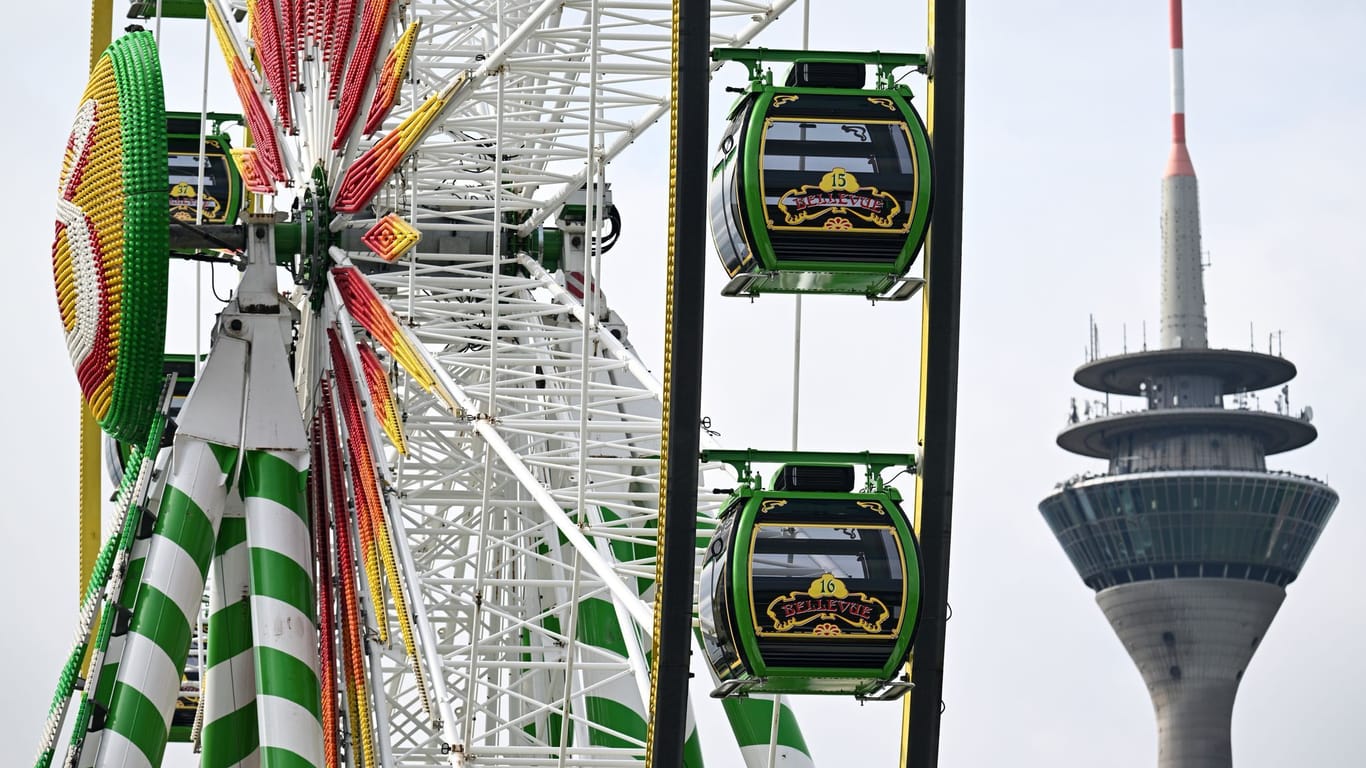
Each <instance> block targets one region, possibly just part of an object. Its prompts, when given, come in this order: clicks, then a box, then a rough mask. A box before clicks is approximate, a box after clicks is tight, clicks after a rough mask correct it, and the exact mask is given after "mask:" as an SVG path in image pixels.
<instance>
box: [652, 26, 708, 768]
mask: <svg viewBox="0 0 1366 768" xmlns="http://www.w3.org/2000/svg"><path fill="white" fill-rule="evenodd" d="M674 8H675V16H674V25H675V27H674V44H675V51H674V57H675V67H676V70H675V71H676V80H675V91H674V94H673V105H672V108H673V115H672V119H671V120H670V123H671V128H672V137H671V140H672V143H673V147H672V149H673V151H672V153H671V154H672V155H673V158H672V159H673V161H674V166H673V168H674V174H673V175H674V184H673V189H672V194H671V198H672V204H673V209H672V211H671V212H670V227H669V234H670V237H671V238H672V242H671V243H670V265H669V268H670V274H669V296H668V306H669V317H668V318H667V320H668V326H667V328H666V330H665V333H666V334H667V338H666V344H665V347H666V353H665V354H666V359H665V362H664V365H665V369H664V391H665V403H664V406H665V408H666V409H667V411H666V413H665V414H664V418H665V429H664V435H663V439H664V446H663V448H664V453H663V455H662V458H661V462H660V465H661V466H660V471H661V481H660V482H661V485H662V487H661V491H660V493H661V499H660V502H661V503H660V509H659V511H660V518H661V520H660V533H661V536H660V540H661V542H662V547H661V549H660V551H659V553H658V556H659V558H660V562H661V564H662V569H661V570H660V571H659V572H660V574H661V576H664V578H661V579H660V580H659V585H658V590H659V591H658V594H657V596H656V598H655V633H656V636H655V654H656V657H655V659H654V660H653V662H654V663H653V667H654V676H653V678H652V681H651V686H652V687H651V691H650V694H651V695H650V699H651V702H650V704H651V707H650V709H651V712H650V715H651V722H650V731H651V738H650V741H649V744H650V747H649V749H648V750H647V751H648V752H649V755H648V760H647V763H648V768H681V767H682V765H683V744H684V742H685V740H686V739H687V727H688V680H689V678H690V677H691V675H690V673H689V670H688V667H689V655H690V654H691V648H692V602H693V565H694V560H695V552H696V546H697V543H696V542H697V463H698V452H699V448H700V446H699V440H700V434H699V432H700V424H701V420H702V306H703V292H704V277H705V272H704V268H705V265H706V248H707V244H706V236H707V216H706V214H707V211H706V206H707V123H708V114H707V113H708V104H707V101H708V94H707V88H708V80H709V73H710V58H711V39H710V37H711V16H710V13H711V7H710V4H709V3H708V2H707V0H674Z"/></svg>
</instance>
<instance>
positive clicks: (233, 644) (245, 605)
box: [200, 502, 259, 768]
mask: <svg viewBox="0 0 1366 768" xmlns="http://www.w3.org/2000/svg"><path fill="white" fill-rule="evenodd" d="M234 506H237V507H238V509H237V510H236V511H237V512H238V514H237V515H235V516H234V515H232V512H233V511H234V510H233V509H232V508H231V507H229V510H228V512H227V513H225V515H224V517H223V524H222V526H221V527H220V528H219V531H218V552H217V554H216V555H214V559H213V569H212V571H211V572H210V574H209V642H208V648H207V649H206V657H205V670H204V678H203V680H202V681H201V686H202V688H201V691H200V696H201V697H202V698H203V701H204V705H203V706H204V726H203V730H202V731H201V739H202V745H203V746H202V750H203V755H204V757H203V760H202V765H204V766H211V767H212V768H222V767H225V766H247V765H251V766H255V765H259V751H258V749H257V747H258V738H257V727H256V660H255V658H254V655H253V653H252V648H251V644H252V639H251V602H250V598H249V591H250V588H251V565H250V562H251V561H250V558H248V556H247V520H246V518H245V517H242V516H241V514H242V510H241V509H240V502H239V503H238V504H236V505H234Z"/></svg>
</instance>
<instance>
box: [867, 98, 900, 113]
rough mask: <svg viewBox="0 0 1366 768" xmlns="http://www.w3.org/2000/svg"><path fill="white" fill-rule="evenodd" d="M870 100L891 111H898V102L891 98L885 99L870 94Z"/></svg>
mask: <svg viewBox="0 0 1366 768" xmlns="http://www.w3.org/2000/svg"><path fill="white" fill-rule="evenodd" d="M868 101H869V103H871V104H876V105H877V106H879V107H882V108H883V109H886V110H889V111H892V112H895V111H897V110H896V102H894V101H892V100H891V99H885V98H881V97H877V96H869V97H868Z"/></svg>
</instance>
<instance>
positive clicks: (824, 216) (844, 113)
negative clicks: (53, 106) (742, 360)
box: [710, 49, 932, 300]
mask: <svg viewBox="0 0 1366 768" xmlns="http://www.w3.org/2000/svg"><path fill="white" fill-rule="evenodd" d="M713 57H714V58H716V59H720V60H738V61H743V62H744V63H746V64H747V65H748V66H749V70H750V83H749V86H748V87H747V88H745V89H744V90H743V91H742V94H741V96H740V99H739V100H738V101H737V102H736V104H735V105H734V106H733V107H732V108H731V111H730V115H729V123H728V124H727V126H726V128H725V129H724V130H723V131H722V137H721V142H720V145H719V147H718V158H717V161H716V164H715V166H714V167H713V169H712V183H711V193H710V197H711V203H710V205H711V230H712V237H713V240H714V241H715V243H716V250H717V254H718V255H719V256H720V258H721V263H722V265H723V266H724V267H725V270H726V274H727V276H729V277H730V278H731V280H730V282H729V283H727V285H726V287H725V288H724V289H723V290H722V293H723V294H724V295H727V296H741V295H743V296H757V295H760V294H764V293H830V294H854V295H861V296H866V297H868V298H873V299H889V300H900V299H907V298H910V296H912V295H913V294H914V292H915V290H916V289H917V288H918V287H919V285H920V282H919V281H918V280H916V279H914V278H906V273H907V271H908V270H909V269H910V267H911V264H912V262H913V261H914V260H915V257H916V255H917V253H918V252H919V250H920V245H921V243H922V241H923V240H924V236H925V230H926V228H927V226H928V223H929V214H930V204H931V177H932V174H931V171H930V146H929V138H928V136H927V135H926V132H925V126H924V124H923V123H922V122H921V120H920V116H919V115H918V114H917V113H916V111H915V109H914V107H912V106H911V90H910V88H908V87H906V86H905V85H901V84H897V83H896V82H894V81H893V79H892V73H893V70H894V68H895V67H897V66H906V65H915V66H923V65H924V62H925V57H923V56H917V55H903V54H849V53H836V52H823V51H769V50H762V49H760V50H757V51H748V50H735V49H717V50H716V51H715V52H714V53H713ZM765 61H791V62H793V66H792V69H791V70H790V71H789V72H788V75H787V78H786V80H785V81H784V82H783V83H782V84H781V85H775V84H774V82H773V76H772V73H771V72H770V71H767V70H765V69H764V62H765ZM870 65H875V66H876V71H877V81H876V84H875V85H874V86H873V87H872V88H868V87H865V78H866V70H867V69H868V67H869V66H870Z"/></svg>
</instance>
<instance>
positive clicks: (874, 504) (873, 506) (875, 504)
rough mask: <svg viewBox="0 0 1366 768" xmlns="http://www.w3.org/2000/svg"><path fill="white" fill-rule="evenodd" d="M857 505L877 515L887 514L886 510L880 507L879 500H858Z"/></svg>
mask: <svg viewBox="0 0 1366 768" xmlns="http://www.w3.org/2000/svg"><path fill="white" fill-rule="evenodd" d="M858 505H859V506H860V507H863V508H864V509H868V510H872V511H873V512H876V513H878V514H879V515H885V514H887V510H885V509H883V508H882V502H880V501H860V502H858Z"/></svg>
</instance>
